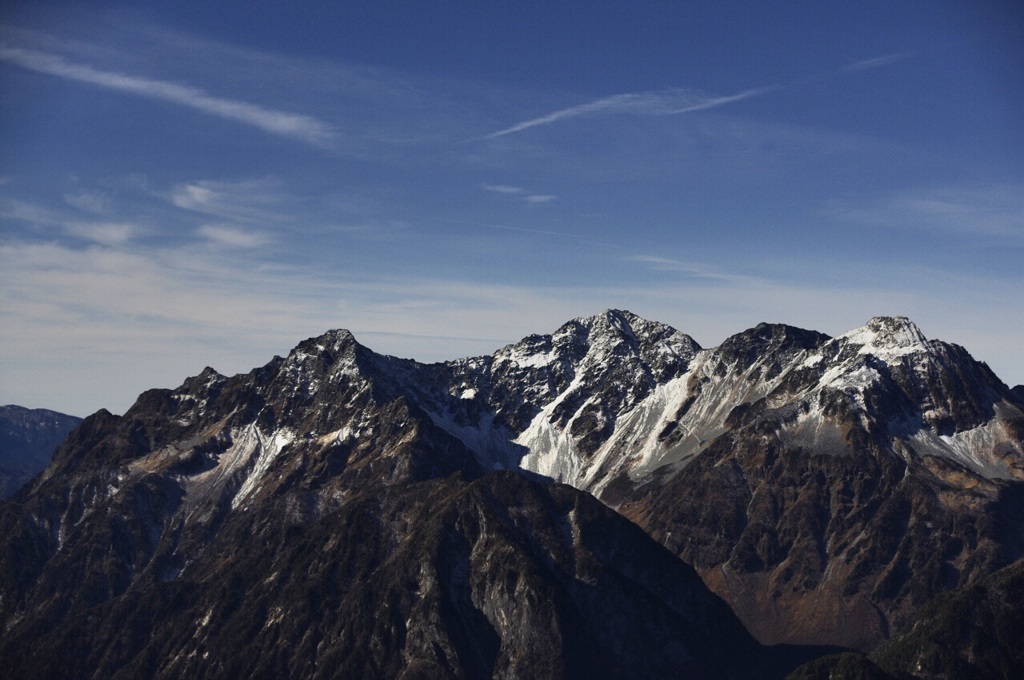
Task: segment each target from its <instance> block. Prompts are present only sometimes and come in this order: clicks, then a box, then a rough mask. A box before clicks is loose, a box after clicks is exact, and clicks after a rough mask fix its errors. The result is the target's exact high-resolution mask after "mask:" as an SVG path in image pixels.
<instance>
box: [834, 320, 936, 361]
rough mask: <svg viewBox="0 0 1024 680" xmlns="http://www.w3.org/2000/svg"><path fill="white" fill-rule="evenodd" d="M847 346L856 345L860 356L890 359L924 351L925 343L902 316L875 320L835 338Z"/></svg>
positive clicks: (926, 345) (913, 326) (920, 333)
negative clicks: (868, 355) (858, 347)
mask: <svg viewBox="0 0 1024 680" xmlns="http://www.w3.org/2000/svg"><path fill="white" fill-rule="evenodd" d="M838 339H840V340H844V341H845V342H846V343H848V344H850V345H860V350H859V353H860V354H873V355H874V356H876V357H878V358H879V359H890V358H895V357H899V356H903V355H905V354H913V353H917V352H927V351H928V348H929V347H928V345H929V343H928V339H927V338H925V336H924V333H922V332H921V329H920V328H918V327H917V325H916V324H915V323H914V322H913V321H911V320H910V319H908V318H907V317H905V316H876V317H874V318H872V319H871V320H870V321H868V322H867V324H866V325H864V326H862V327H860V328H857V329H854V330H852V331H849V332H848V333H844V334H843V335H841V336H839V338H838Z"/></svg>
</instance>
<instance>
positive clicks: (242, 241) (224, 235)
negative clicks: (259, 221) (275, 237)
mask: <svg viewBox="0 0 1024 680" xmlns="http://www.w3.org/2000/svg"><path fill="white" fill-rule="evenodd" d="M196 233H198V234H199V235H200V236H202V237H203V238H205V239H207V240H208V241H210V242H211V243H213V244H215V245H219V246H226V247H228V248H258V247H259V246H262V245H264V244H266V243H267V242H268V241H269V238H268V237H267V235H266V234H262V233H259V232H253V231H249V230H246V229H238V228H236V227H229V226H224V225H220V224H204V225H203V226H201V227H199V229H198V230H197V232H196Z"/></svg>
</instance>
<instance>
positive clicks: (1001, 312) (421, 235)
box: [0, 0, 1024, 415]
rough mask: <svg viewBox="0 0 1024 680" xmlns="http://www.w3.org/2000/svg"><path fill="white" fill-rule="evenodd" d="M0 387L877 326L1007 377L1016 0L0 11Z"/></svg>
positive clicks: (122, 397) (1018, 286)
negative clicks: (960, 352) (559, 331)
mask: <svg viewBox="0 0 1024 680" xmlns="http://www.w3.org/2000/svg"><path fill="white" fill-rule="evenodd" d="M9 4H13V5H14V6H13V7H10V6H7V7H6V9H3V10H0V403H18V404H22V405H25V406H30V407H47V408H54V409H57V410H62V411H66V412H70V413H75V414H78V415H85V414H87V413H90V412H92V411H94V410H96V409H98V408H101V407H104V408H108V409H110V410H112V411H114V412H123V411H124V410H125V409H126V408H127V407H128V406H129V405H130V404H131V403H132V401H133V400H134V398H135V396H136V395H137V394H138V393H139V392H141V391H142V390H144V389H147V388H149V387H173V386H176V385H178V384H180V382H181V381H182V380H183V379H184V378H185V377H187V376H189V375H193V374H196V373H198V372H199V371H200V370H202V368H203V367H204V366H206V365H211V366H213V367H214V368H216V369H218V370H219V371H221V372H222V373H226V374H232V373H236V372H241V371H246V370H248V369H250V368H251V367H253V366H256V365H261V364H263V363H264V362H266V361H267V360H269V358H270V357H271V356H273V355H274V354H284V353H286V352H287V351H288V349H290V348H291V347H292V346H294V345H295V344H296V343H297V342H298V341H300V340H302V339H304V338H306V337H309V336H312V335H317V334H319V333H321V332H323V331H325V330H327V329H329V328H337V327H341V328H348V329H350V330H352V331H353V332H354V333H355V334H356V336H357V338H359V339H360V340H361V341H362V342H363V343H364V344H366V345H368V346H369V347H371V348H373V349H375V350H377V351H380V352H385V353H389V354H396V355H399V356H407V357H413V358H416V359H420V360H427V361H432V360H442V359H450V358H456V357H460V356H469V355H476V354H483V353H489V352H491V351H493V350H494V349H496V348H498V347H500V346H502V345H504V344H506V343H509V342H514V341H516V340H518V339H519V338H521V337H522V336H524V335H527V334H529V333H533V332H550V331H552V330H553V329H554V328H556V327H557V326H558V325H560V324H561V323H562V322H564V321H566V320H568V319H570V318H573V317H576V316H581V315H588V314H593V313H596V312H598V311H600V310H602V309H605V308H609V307H619V308H626V309H630V310H631V311H633V312H636V313H638V314H640V315H642V316H645V317H648V318H652V319H656V320H659V321H663V322H665V323H669V324H671V325H673V326H675V327H676V328H679V329H680V330H682V331H684V332H686V333H689V334H690V335H692V336H693V337H694V338H695V339H696V340H697V341H698V342H700V343H701V344H702V345H704V346H713V345H716V344H718V343H719V342H721V341H722V340H723V339H724V338H725V337H727V336H728V335H730V334H732V333H736V332H739V331H742V330H744V329H746V328H749V327H751V326H753V325H755V324H757V323H758V322H761V321H770V322H785V323H790V324H793V325H797V326H801V327H804V328H813V329H816V330H820V331H823V332H826V333H830V334H838V333H842V332H844V331H846V330H849V329H852V328H855V327H857V326H860V325H862V324H863V323H864V322H865V321H867V319H868V318H870V317H871V316H875V315H881V314H905V315H908V316H910V317H911V318H912V319H914V320H915V321H916V322H917V323H918V325H919V326H920V327H921V329H922V330H923V332H924V333H925V335H927V336H928V337H931V338H939V339H943V340H947V341H950V342H955V343H958V344H962V345H964V346H966V347H967V348H968V349H969V350H970V351H971V352H972V353H973V354H974V355H975V356H976V357H977V358H979V359H981V360H984V361H986V362H988V363H989V365H990V366H991V367H992V368H993V369H994V370H995V371H996V372H997V374H999V375H1000V377H1002V378H1003V380H1004V381H1006V382H1007V383H1009V384H1011V385H1013V384H1017V383H1024V355H1022V353H1021V351H1020V346H1021V338H1022V337H1024V304H1022V302H1021V301H1022V300H1024V271H1022V267H1021V262H1022V261H1024V47H1022V45H1024V11H1022V10H1021V9H1020V8H1019V7H1018V3H1014V2H978V1H976V0H974V1H970V2H967V1H965V2H955V1H952V0H950V1H945V2H939V1H929V2H912V1H911V2H898V3H893V2H877V3H876V2H862V3H806V2H780V3H764V2H685V3H684V2H653V1H652V2H630V3H626V2H621V3H620V2H606V3H583V2H560V1H550V0H549V1H548V2H515V3H511V2H507V3H506V2H469V1H454V2H431V1H427V0H417V1H412V0H408V1H405V2H394V1H391V2H389V1H387V0H376V1H374V2H361V1H357V2H339V3H327V2H323V3H302V2H297V3H279V2H272V3H271V2H256V3H253V2H246V3H231V2H217V3H209V2H175V3H166V2H162V3H152V4H150V3H106V2H88V1H87V2H77V3H49V2H33V3H9Z"/></svg>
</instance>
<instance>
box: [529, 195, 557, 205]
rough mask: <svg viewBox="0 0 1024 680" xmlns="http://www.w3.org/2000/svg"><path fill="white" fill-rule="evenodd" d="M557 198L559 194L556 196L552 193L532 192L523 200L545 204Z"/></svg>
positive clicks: (534, 203) (532, 203)
mask: <svg viewBox="0 0 1024 680" xmlns="http://www.w3.org/2000/svg"><path fill="white" fill-rule="evenodd" d="M557 198H558V196H554V195H552V194H531V195H530V196H527V197H526V198H524V199H523V200H524V201H526V202H527V203H529V204H530V205H543V204H545V203H550V202H551V201H554V200H555V199H557Z"/></svg>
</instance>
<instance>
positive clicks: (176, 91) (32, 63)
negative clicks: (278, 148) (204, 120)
mask: <svg viewBox="0 0 1024 680" xmlns="http://www.w3.org/2000/svg"><path fill="white" fill-rule="evenodd" d="M0 60H3V61H6V62H8V63H11V64H15V65H18V66H21V67H22V68H26V69H29V70H31V71H36V72H38V73H45V74H48V75H52V76H56V77H58V78H64V79H67V80H73V81H76V82H80V83H87V84H90V85H95V86H97V87H103V88H106V89H110V90H116V91H118V92H124V93H127V94H132V95H136V96H140V97H146V98H149V99H156V100H159V101H165V102H169V103H172V104H177V105H179V106H185V107H188V108H191V109H194V110H196V111H201V112H203V113H207V114H210V115H213V116H217V117H220V118H225V119H227V120H232V121H235V122H237V123H242V124H244V125H249V126H251V127H255V128H257V129H260V130H263V131H264V132H267V133H270V134H274V135H278V136H281V137H287V138H291V139H295V140H298V141H301V142H305V143H307V144H313V145H316V146H324V145H326V144H328V143H329V142H330V141H331V140H332V139H333V138H334V137H335V135H336V131H335V129H334V127H333V126H332V125H330V124H329V123H327V122H325V121H322V120H319V119H317V118H314V117H313V116H309V115H306V114H301V113H292V112H289V111H280V110H277V109H273V108H269V107H266V106H262V105H260V104H254V103H251V102H247V101H241V100H237V99H229V98H225V97H217V96H215V95H211V94H209V93H207V92H206V91H205V90H202V89H200V88H198V87H194V86H191V85H183V84H180V83H174V82H169V81H165V80H159V79H155V78H149V77H145V76H137V75H128V74H125V73H118V72H115V71H104V70H100V69H96V68H93V67H92V66H88V65H86V64H79V63H74V62H70V61H68V60H66V59H64V58H63V57H61V56H59V55H56V54H52V53H49V52H42V51H39V50H31V49H25V48H20V47H8V46H3V47H0Z"/></svg>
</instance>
